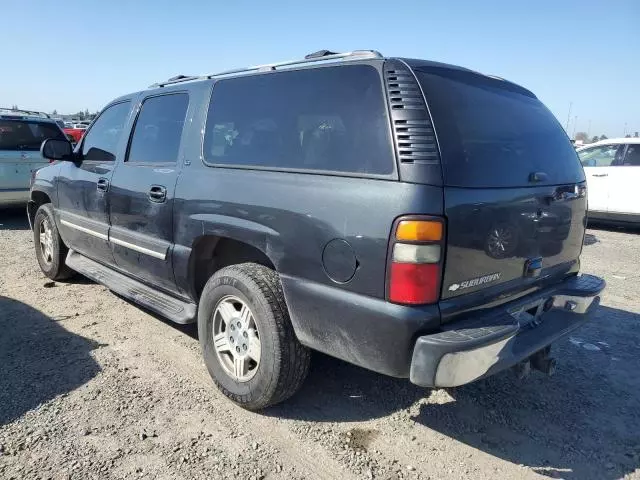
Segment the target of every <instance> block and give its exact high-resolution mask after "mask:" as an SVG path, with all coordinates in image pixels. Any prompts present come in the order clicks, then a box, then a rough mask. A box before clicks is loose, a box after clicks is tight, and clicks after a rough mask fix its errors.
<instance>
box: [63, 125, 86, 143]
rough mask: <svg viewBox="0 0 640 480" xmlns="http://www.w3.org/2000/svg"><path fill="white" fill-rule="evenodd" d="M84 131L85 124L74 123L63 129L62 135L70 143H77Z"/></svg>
mask: <svg viewBox="0 0 640 480" xmlns="http://www.w3.org/2000/svg"><path fill="white" fill-rule="evenodd" d="M86 130H87V126H86V125H85V124H81V123H74V124H72V126H71V127H67V128H65V129H64V133H65V134H66V135H67V138H68V139H69V140H70V141H71V142H72V143H79V142H80V140H81V139H82V136H83V135H84V132H85V131H86Z"/></svg>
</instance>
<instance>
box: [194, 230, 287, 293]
mask: <svg viewBox="0 0 640 480" xmlns="http://www.w3.org/2000/svg"><path fill="white" fill-rule="evenodd" d="M240 263H257V264H258V265H263V266H265V267H267V268H270V269H271V270H274V271H277V268H276V263H275V262H274V261H273V260H272V259H271V258H270V257H269V255H267V253H265V251H264V250H263V248H260V247H259V246H257V245H255V244H254V243H253V242H247V241H243V240H239V239H236V238H233V237H227V236H218V235H201V236H199V237H197V238H196V239H195V240H194V241H193V244H192V247H191V252H190V255H189V262H188V277H189V286H190V289H191V291H192V294H193V296H194V298H195V299H196V300H197V299H199V298H200V294H201V293H202V290H203V288H204V286H205V284H206V283H207V281H208V280H209V278H211V276H212V275H213V274H214V273H215V272H217V271H218V270H220V269H221V268H224V267H228V266H230V265H237V264H240Z"/></svg>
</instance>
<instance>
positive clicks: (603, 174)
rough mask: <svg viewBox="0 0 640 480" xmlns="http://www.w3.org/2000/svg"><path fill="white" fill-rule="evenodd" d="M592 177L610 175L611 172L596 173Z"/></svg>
mask: <svg viewBox="0 0 640 480" xmlns="http://www.w3.org/2000/svg"><path fill="white" fill-rule="evenodd" d="M591 176H592V177H608V176H609V174H608V173H594V174H593V175H591Z"/></svg>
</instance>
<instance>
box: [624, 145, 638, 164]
mask: <svg viewBox="0 0 640 480" xmlns="http://www.w3.org/2000/svg"><path fill="white" fill-rule="evenodd" d="M622 166H625V167H640V143H638V144H635V143H634V144H631V145H629V146H628V147H627V154H626V155H625V156H624V161H623V162H622Z"/></svg>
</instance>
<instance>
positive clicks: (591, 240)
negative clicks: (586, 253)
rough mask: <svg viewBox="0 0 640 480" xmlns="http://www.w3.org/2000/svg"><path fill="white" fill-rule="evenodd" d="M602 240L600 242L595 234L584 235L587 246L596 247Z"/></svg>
mask: <svg viewBox="0 0 640 480" xmlns="http://www.w3.org/2000/svg"><path fill="white" fill-rule="evenodd" d="M599 242H600V240H598V237H596V236H595V235H594V234H593V233H585V234H584V244H585V246H587V247H588V246H590V245H594V244H596V243H599Z"/></svg>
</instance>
